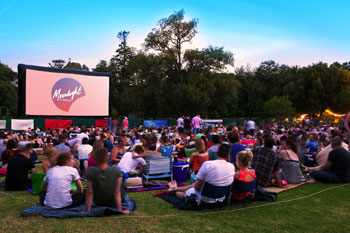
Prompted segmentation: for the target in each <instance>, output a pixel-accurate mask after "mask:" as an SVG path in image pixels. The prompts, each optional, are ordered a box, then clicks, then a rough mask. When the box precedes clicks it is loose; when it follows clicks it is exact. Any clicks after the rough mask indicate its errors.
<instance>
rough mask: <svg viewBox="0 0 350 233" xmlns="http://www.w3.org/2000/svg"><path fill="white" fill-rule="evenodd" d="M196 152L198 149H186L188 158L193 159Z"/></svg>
mask: <svg viewBox="0 0 350 233" xmlns="http://www.w3.org/2000/svg"><path fill="white" fill-rule="evenodd" d="M194 152H196V148H191V149H188V148H185V153H186V157H187V158H189V157H191V155H192V153H194Z"/></svg>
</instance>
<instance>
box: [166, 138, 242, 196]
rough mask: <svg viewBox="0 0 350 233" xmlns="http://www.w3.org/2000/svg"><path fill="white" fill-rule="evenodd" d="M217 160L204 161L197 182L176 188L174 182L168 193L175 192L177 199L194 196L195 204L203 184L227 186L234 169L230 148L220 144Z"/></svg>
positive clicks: (229, 183) (231, 178)
mask: <svg viewBox="0 0 350 233" xmlns="http://www.w3.org/2000/svg"><path fill="white" fill-rule="evenodd" d="M217 155H218V159H217V160H211V161H206V162H204V163H203V164H202V166H201V168H200V169H199V171H198V173H197V181H196V182H195V183H193V184H192V185H187V186H183V187H176V183H175V182H176V181H175V182H170V183H169V191H172V192H175V195H176V197H177V198H179V199H185V198H186V197H191V195H195V199H196V201H197V202H199V201H200V199H201V190H202V186H203V184H204V183H205V182H207V183H209V184H211V185H215V186H220V187H224V186H228V185H231V184H232V182H233V178H234V175H235V167H234V165H233V164H232V163H230V162H229V161H230V146H229V145H227V144H222V145H221V146H220V147H219V150H218V153H217ZM224 199H225V197H224V198H221V199H211V198H207V197H206V198H205V199H204V200H202V201H203V202H206V203H216V202H217V201H219V202H223V201H224Z"/></svg>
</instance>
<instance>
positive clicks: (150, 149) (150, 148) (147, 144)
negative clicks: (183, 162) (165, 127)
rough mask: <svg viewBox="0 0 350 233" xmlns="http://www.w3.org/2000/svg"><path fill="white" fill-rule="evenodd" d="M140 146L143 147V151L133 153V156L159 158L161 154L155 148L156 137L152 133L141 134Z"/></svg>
mask: <svg viewBox="0 0 350 233" xmlns="http://www.w3.org/2000/svg"><path fill="white" fill-rule="evenodd" d="M141 142H142V146H143V148H144V150H145V151H144V153H142V154H139V155H135V154H133V158H134V159H136V158H144V159H146V158H150V159H161V158H163V156H162V155H161V154H160V153H159V152H158V151H156V149H157V137H156V136H155V135H153V134H149V135H142V137H141Z"/></svg>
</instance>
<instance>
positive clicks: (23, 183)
mask: <svg viewBox="0 0 350 233" xmlns="http://www.w3.org/2000/svg"><path fill="white" fill-rule="evenodd" d="M32 150H33V147H32V144H30V143H29V142H28V143H27V144H22V145H21V146H20V147H19V151H20V152H19V154H17V155H15V156H13V157H12V158H10V160H9V161H8V163H7V174H6V179H5V190H6V191H21V190H27V189H28V188H29V187H30V181H29V179H28V172H31V173H36V169H35V165H34V163H33V161H31V160H30V159H29V158H30V154H31V153H32Z"/></svg>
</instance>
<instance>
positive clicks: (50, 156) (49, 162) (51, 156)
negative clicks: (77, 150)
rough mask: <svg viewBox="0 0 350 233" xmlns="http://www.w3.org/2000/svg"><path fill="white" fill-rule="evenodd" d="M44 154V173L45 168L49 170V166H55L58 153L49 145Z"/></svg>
mask: <svg viewBox="0 0 350 233" xmlns="http://www.w3.org/2000/svg"><path fill="white" fill-rule="evenodd" d="M45 155H46V159H44V160H43V164H42V165H43V171H44V174H46V173H47V170H49V168H52V167H54V166H56V164H57V156H58V153H57V150H56V149H55V148H54V147H53V146H51V147H47V148H46V150H45Z"/></svg>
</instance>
